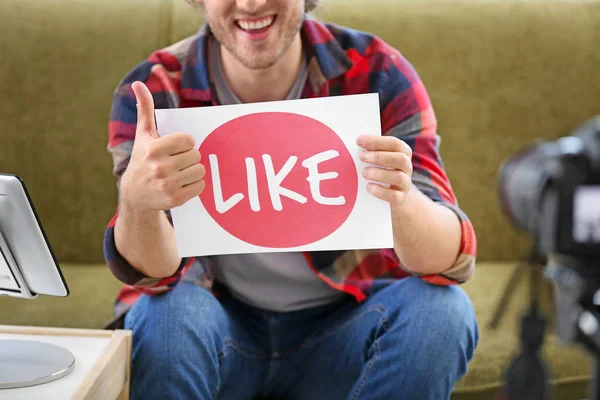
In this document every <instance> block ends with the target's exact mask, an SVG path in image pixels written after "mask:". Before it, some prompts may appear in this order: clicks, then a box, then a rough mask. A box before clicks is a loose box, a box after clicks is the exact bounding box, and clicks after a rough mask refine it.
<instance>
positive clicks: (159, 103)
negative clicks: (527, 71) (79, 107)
mask: <svg viewBox="0 0 600 400" xmlns="http://www.w3.org/2000/svg"><path fill="white" fill-rule="evenodd" d="M209 35H211V32H210V30H209V29H208V27H207V25H204V26H202V28H201V29H200V30H199V32H198V33H197V34H195V35H193V36H190V37H188V38H186V39H184V40H182V41H180V42H178V43H176V44H174V45H172V46H170V47H168V48H165V49H162V50H158V51H156V52H154V53H152V54H151V55H150V57H149V58H148V59H147V60H146V61H144V62H142V63H140V64H139V65H137V66H136V67H135V68H134V69H133V70H132V71H131V72H130V73H129V74H128V75H127V76H126V77H125V78H124V79H123V81H122V82H120V84H119V86H118V88H117V90H116V91H115V94H114V103H113V106H112V109H111V116H110V123H109V138H108V139H109V142H108V150H109V151H110V153H111V155H112V157H113V162H114V169H113V173H114V174H115V175H116V176H117V182H120V177H121V175H122V174H123V172H124V170H125V169H126V167H127V164H128V161H129V158H130V155H131V150H132V146H133V141H134V138H135V131H136V122H137V110H136V100H135V96H134V94H133V91H132V89H131V84H132V83H133V82H134V81H136V80H140V81H142V82H144V83H145V84H146V85H147V86H148V88H149V89H150V91H151V92H152V94H153V97H154V102H155V107H156V108H157V109H159V108H177V107H209V106H213V105H217V100H216V96H215V93H214V90H213V88H212V83H211V82H210V80H209V74H208V61H207V57H208V55H207V51H206V49H207V43H208V37H209ZM302 35H303V40H304V42H305V44H306V45H307V46H305V47H306V48H307V51H308V55H307V56H308V65H309V74H308V79H307V83H306V86H305V87H304V90H303V92H302V98H313V97H323V96H340V95H351V94H363V93H379V102H380V109H381V128H382V132H383V134H384V135H393V136H396V137H398V138H400V139H402V140H403V141H405V142H406V143H408V144H409V145H410V147H411V148H412V150H413V159H412V160H413V171H414V172H413V175H412V180H413V183H414V185H415V186H416V187H417V188H418V189H419V190H421V191H422V192H423V193H424V194H425V195H427V196H428V197H429V198H430V199H431V200H433V201H435V202H437V203H439V204H443V205H445V206H446V207H448V208H450V209H451V210H453V211H454V212H455V213H456V215H457V216H458V217H459V219H460V221H461V226H462V240H461V244H460V252H459V255H458V257H457V258H456V261H455V263H454V265H453V266H452V267H451V268H450V269H448V270H447V271H445V272H444V273H441V274H438V275H426V276H423V275H418V274H415V273H414V272H412V271H408V270H407V269H406V268H404V267H403V265H402V263H401V261H400V260H399V259H398V258H397V256H396V254H395V252H394V250H393V249H380V250H351V251H319V252H306V253H304V256H305V258H306V260H307V261H308V264H309V265H310V267H311V269H312V270H313V271H314V273H315V274H317V275H318V276H319V277H320V278H321V279H323V280H324V281H325V282H327V283H328V284H329V285H331V286H332V287H333V288H335V289H338V290H340V291H343V292H346V293H349V294H351V295H353V296H354V297H355V298H356V300H357V301H363V300H364V299H365V298H366V297H367V296H368V295H369V293H370V292H371V291H372V290H373V289H374V288H375V287H376V286H381V285H387V284H389V283H391V282H393V281H394V280H397V279H401V278H404V277H407V276H413V275H417V276H420V277H421V279H424V280H426V281H428V282H430V283H432V284H437V285H452V284H459V283H462V282H465V281H466V280H467V279H469V278H470V277H471V275H472V274H473V272H474V268H475V256H476V237H475V233H474V230H473V226H472V224H471V222H470V221H469V219H468V217H467V216H466V215H465V213H464V212H462V211H461V210H460V208H459V207H458V204H457V200H456V197H455V195H454V193H453V190H452V187H451V184H450V181H449V179H448V177H447V175H446V172H445V171H444V167H443V163H442V160H441V157H440V154H439V145H440V137H439V135H438V133H437V122H436V118H435V115H434V111H433V108H432V105H431V101H430V98H429V95H428V93H427V91H426V89H425V87H424V86H423V83H422V82H421V80H420V78H419V76H418V74H417V72H416V71H415V69H414V68H413V67H412V65H411V64H410V63H409V62H408V61H407V60H406V59H405V58H404V57H403V56H402V55H401V53H400V52H399V51H397V50H396V49H394V48H392V47H391V46H390V45H388V44H387V43H385V42H384V41H382V40H381V39H380V38H377V37H374V36H373V35H370V34H367V33H365V32H358V31H355V30H351V29H347V28H343V27H340V26H337V25H333V24H326V23H322V22H318V21H316V20H314V19H312V18H306V19H305V21H304V23H303V26H302ZM117 185H118V183H117ZM167 215H169V213H168V212H167ZM117 218H118V210H117V213H116V215H115V216H114V217H113V218H112V220H111V221H110V223H109V224H108V228H107V230H106V234H105V238H104V253H105V258H106V261H107V263H108V266H109V268H110V270H111V271H112V273H113V274H114V275H115V276H116V277H117V278H118V279H120V280H121V281H122V282H123V283H124V284H125V286H124V287H123V289H122V290H121V291H120V292H119V295H118V298H117V303H116V308H115V313H116V314H117V316H118V315H122V314H123V313H124V312H126V310H127V309H128V308H129V307H130V306H131V305H132V304H133V303H134V302H135V301H136V299H137V298H138V297H139V296H140V294H142V293H144V294H148V295H156V294H160V293H164V292H166V291H168V290H170V289H172V288H173V287H174V286H175V285H177V284H178V283H179V282H181V281H182V280H189V281H193V282H196V283H197V284H199V285H202V286H204V287H206V288H208V289H213V288H214V287H213V283H214V282H213V280H212V274H211V258H210V257H192V258H184V259H183V260H182V262H181V265H180V267H179V269H178V270H177V272H176V273H175V274H174V275H173V276H170V277H166V278H163V279H154V278H149V277H147V276H144V275H143V274H142V273H140V272H139V270H138V269H136V268H134V267H133V266H131V265H130V264H129V263H128V262H127V261H126V260H125V259H124V258H123V257H122V256H121V255H120V254H119V252H118V251H117V249H116V247H115V243H114V225H115V222H116V219H117ZM138 267H139V266H138Z"/></svg>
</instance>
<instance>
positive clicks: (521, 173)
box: [498, 142, 557, 232]
mask: <svg viewBox="0 0 600 400" xmlns="http://www.w3.org/2000/svg"><path fill="white" fill-rule="evenodd" d="M555 153H557V146H556V143H549V142H539V143H536V144H534V145H531V146H529V147H527V148H525V149H523V150H521V151H519V152H518V153H516V154H514V155H513V156H512V157H510V158H509V159H507V160H506V161H505V162H504V163H503V164H502V166H501V167H500V173H499V184H498V188H499V196H500V205H501V207H502V209H503V211H504V213H505V214H506V215H507V217H508V218H509V219H510V220H511V221H512V223H513V224H515V225H516V226H517V227H519V228H520V229H522V230H524V231H527V232H534V231H535V227H536V224H537V213H538V212H539V209H540V201H541V199H542V196H543V193H544V189H545V186H546V184H547V183H548V181H549V177H550V174H549V172H548V171H547V168H546V161H547V160H548V159H549V158H551V157H552V156H553V155H554V154H555Z"/></svg>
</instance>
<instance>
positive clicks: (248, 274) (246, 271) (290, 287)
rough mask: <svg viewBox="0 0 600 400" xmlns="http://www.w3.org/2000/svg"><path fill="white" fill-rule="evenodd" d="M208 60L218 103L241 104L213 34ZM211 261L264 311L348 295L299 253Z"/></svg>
mask: <svg viewBox="0 0 600 400" xmlns="http://www.w3.org/2000/svg"><path fill="white" fill-rule="evenodd" d="M208 59H209V71H210V76H211V79H212V81H213V83H214V87H215V90H216V95H217V98H218V100H219V104H222V105H229V104H240V103H241V101H240V100H239V99H238V97H237V96H236V95H235V93H233V91H232V90H231V88H230V87H229V85H228V83H227V80H226V79H225V76H224V74H223V69H222V66H221V49H220V45H219V43H218V42H217V41H216V40H215V39H214V38H212V37H211V39H210V41H209V54H208ZM302 65H303V66H302V69H301V71H300V73H299V74H298V77H297V78H296V81H295V82H294V84H293V86H292V88H291V90H290V93H289V95H288V97H287V99H288V100H291V99H298V98H300V96H301V94H302V90H303V88H304V85H305V83H306V78H307V75H308V67H307V64H306V58H304V59H303V63H302ZM213 260H214V262H213V265H214V268H213V273H214V278H215V280H217V281H219V282H220V283H222V284H223V285H225V286H226V287H227V288H228V289H229V290H230V291H231V294H232V295H233V296H234V297H235V298H237V299H238V300H240V301H243V302H245V303H247V304H250V305H252V306H255V307H259V308H263V309H266V310H271V311H278V312H289V311H296V310H300V309H304V308H310V307H316V306H320V305H324V304H327V303H331V302H334V301H338V300H341V299H342V298H344V297H346V296H348V295H347V294H345V293H343V292H340V291H338V290H335V289H333V288H332V287H331V286H329V285H328V284H327V283H325V282H324V281H323V280H321V279H320V278H319V277H318V276H317V275H316V274H315V273H314V272H313V271H312V270H311V269H310V267H309V265H308V263H307V261H306V260H305V258H304V255H303V254H302V253H262V254H235V255H221V256H215V257H213Z"/></svg>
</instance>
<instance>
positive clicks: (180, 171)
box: [120, 82, 206, 211]
mask: <svg viewBox="0 0 600 400" xmlns="http://www.w3.org/2000/svg"><path fill="white" fill-rule="evenodd" d="M132 89H133V91H134V93H135V98H136V101H137V107H138V120H137V129H136V133H135V141H134V145H133V150H132V152H131V158H130V160H129V165H128V166H127V169H126V171H125V173H124V174H123V177H122V178H121V184H120V192H121V195H120V196H121V201H122V202H124V203H125V204H126V205H127V206H128V207H129V208H130V209H133V210H136V211H143V210H168V209H171V208H174V207H177V206H180V205H182V204H184V203H185V202H186V201H188V200H189V199H191V198H193V197H195V196H198V195H199V194H200V193H202V191H203V190H204V186H205V184H204V175H205V172H206V170H205V168H204V166H203V165H202V164H200V153H199V152H198V150H196V149H195V148H194V146H195V141H194V138H193V137H192V136H191V135H190V134H187V133H174V134H171V135H168V136H164V137H160V136H159V134H158V131H157V129H156V122H155V120H154V100H153V99H152V94H151V93H150V91H149V90H148V88H147V87H146V85H144V84H143V83H142V82H134V83H133V85H132Z"/></svg>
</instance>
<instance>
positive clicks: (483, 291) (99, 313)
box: [0, 263, 589, 400]
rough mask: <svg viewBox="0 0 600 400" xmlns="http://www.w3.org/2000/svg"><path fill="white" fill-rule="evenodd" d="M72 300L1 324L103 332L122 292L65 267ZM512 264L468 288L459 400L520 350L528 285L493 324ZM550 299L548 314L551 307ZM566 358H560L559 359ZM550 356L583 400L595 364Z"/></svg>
mask: <svg viewBox="0 0 600 400" xmlns="http://www.w3.org/2000/svg"><path fill="white" fill-rule="evenodd" d="M62 269H63V272H64V274H65V279H66V280H67V282H68V284H69V286H70V289H71V295H70V296H69V297H67V298H65V299H62V298H50V297H42V298H39V299H38V300H33V301H26V300H16V299H9V298H2V299H0V302H1V303H0V324H16V325H38V326H39V325H41V326H63V327H76V328H100V327H102V326H103V324H104V323H106V322H107V321H108V320H109V319H110V317H111V311H112V304H113V299H114V296H115V294H116V292H117V291H118V290H119V288H120V284H119V282H117V281H116V280H115V279H114V278H113V277H112V275H111V274H110V272H109V271H108V269H107V268H105V267H104V265H88V266H85V267H84V266H82V265H72V264H65V265H63V266H62ZM513 270H514V264H510V263H480V264H479V265H478V266H477V272H476V274H475V276H474V278H473V279H472V280H471V281H469V282H468V283H467V284H465V285H464V286H463V287H464V289H465V291H466V292H467V294H468V295H469V296H470V298H471V301H472V302H473V304H474V307H475V313H476V315H477V318H478V322H479V325H480V330H481V333H480V342H479V346H478V348H477V350H476V352H475V357H474V358H473V360H472V361H471V363H470V365H469V372H468V373H467V375H466V376H465V377H464V378H463V379H462V380H461V381H460V382H458V384H457V386H456V388H455V391H454V395H453V399H464V400H489V399H491V398H494V396H495V395H496V394H497V393H498V390H499V389H500V382H501V378H502V374H503V372H504V369H505V368H506V366H507V365H508V363H509V362H510V360H511V358H512V357H513V356H514V354H515V351H516V349H517V346H518V341H517V335H518V330H517V326H518V322H519V320H518V319H519V317H520V314H521V312H522V311H523V310H524V308H525V307H526V304H527V298H528V293H527V287H528V286H527V284H526V282H525V281H522V282H519V284H518V287H517V288H516V291H515V295H514V297H513V299H512V302H511V303H510V306H509V307H508V309H507V312H506V315H505V317H504V319H503V320H502V321H501V324H500V326H499V327H498V329H497V330H490V329H489V328H488V326H487V324H488V323H489V321H490V318H491V317H492V314H493V312H494V308H495V305H496V303H497V301H498V298H499V297H500V294H501V292H502V290H503V289H504V286H505V284H506V282H507V281H508V279H509V278H510V275H511V273H512V271H513ZM548 299H549V298H548V297H546V302H545V303H543V304H544V305H545V306H546V308H550V307H551V302H550V301H549V300H548ZM559 353H560V354H559ZM544 355H545V357H546V360H547V361H548V362H549V365H550V368H551V370H552V375H553V382H554V383H555V390H556V395H557V397H556V399H569V400H571V399H575V398H583V397H585V395H586V385H587V381H588V374H589V358H588V356H587V355H586V354H585V353H583V352H582V351H581V350H580V349H579V348H577V347H575V346H563V345H561V344H560V342H559V340H558V339H557V337H556V335H554V334H553V332H552V331H551V330H550V331H549V334H548V335H547V337H546V341H545V345H544Z"/></svg>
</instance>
